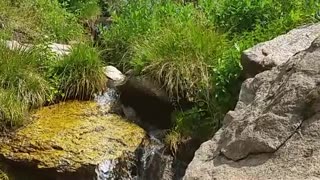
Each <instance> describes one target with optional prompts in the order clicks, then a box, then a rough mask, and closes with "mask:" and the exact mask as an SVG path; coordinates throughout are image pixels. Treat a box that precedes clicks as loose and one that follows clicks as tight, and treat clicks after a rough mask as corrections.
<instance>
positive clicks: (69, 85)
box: [50, 44, 106, 99]
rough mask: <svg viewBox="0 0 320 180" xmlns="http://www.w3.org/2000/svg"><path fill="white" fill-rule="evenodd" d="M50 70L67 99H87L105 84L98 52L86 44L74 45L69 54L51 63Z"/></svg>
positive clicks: (101, 89) (102, 88) (99, 90)
mask: <svg viewBox="0 0 320 180" xmlns="http://www.w3.org/2000/svg"><path fill="white" fill-rule="evenodd" d="M50 71H51V72H50V73H51V78H52V79H53V80H55V81H56V82H57V81H58V83H56V84H58V86H59V87H58V89H59V90H61V91H62V92H63V94H64V95H65V98H67V99H70V98H72V99H74V98H75V99H89V98H91V97H92V95H93V94H94V93H97V92H101V91H103V90H104V88H105V86H106V77H105V75H104V72H103V63H102V61H101V59H100V57H99V52H98V51H97V50H96V49H95V48H93V47H91V46H89V45H87V44H77V45H76V46H74V47H73V49H72V51H71V54H70V55H68V56H66V57H64V58H63V59H62V60H59V61H57V62H56V63H55V64H53V65H52V67H50Z"/></svg>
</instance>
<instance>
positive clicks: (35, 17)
mask: <svg viewBox="0 0 320 180" xmlns="http://www.w3.org/2000/svg"><path fill="white" fill-rule="evenodd" d="M1 21H2V23H3V24H4V25H5V28H1V29H0V34H4V33H5V34H6V36H7V37H6V39H9V38H10V39H11V38H13V39H15V40H18V41H20V42H21V41H26V42H31V41H38V40H43V39H45V40H46V41H48V40H50V41H58V42H67V41H69V40H75V39H81V38H82V33H83V28H82V27H81V25H80V24H78V22H77V19H76V18H75V16H74V15H73V14H71V13H68V12H67V11H66V10H65V9H63V8H61V7H60V5H59V3H58V2H57V0H35V1H31V0H19V1H14V2H13V1H11V0H2V1H1V2H0V22H1Z"/></svg>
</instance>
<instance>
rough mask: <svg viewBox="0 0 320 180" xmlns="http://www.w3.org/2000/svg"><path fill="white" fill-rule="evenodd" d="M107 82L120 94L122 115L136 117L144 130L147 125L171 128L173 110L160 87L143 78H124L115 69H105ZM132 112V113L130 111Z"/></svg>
mask: <svg viewBox="0 0 320 180" xmlns="http://www.w3.org/2000/svg"><path fill="white" fill-rule="evenodd" d="M105 74H106V76H107V77H108V78H109V79H111V80H112V81H109V83H111V84H112V85H114V86H115V87H116V89H117V90H118V91H119V93H120V102H121V104H122V105H123V110H124V114H129V116H133V114H134V116H137V118H130V117H129V116H127V117H128V118H129V119H140V120H141V124H140V125H142V126H143V127H144V128H146V129H148V127H149V125H151V126H155V127H157V128H160V129H167V128H170V126H171V113H172V112H173V110H174V108H173V106H172V104H171V102H170V100H169V98H168V97H167V95H166V93H165V91H164V90H163V88H161V86H159V85H157V84H156V83H154V82H153V81H151V80H149V79H147V78H145V77H125V78H124V75H123V74H122V73H121V72H120V71H119V70H117V69H116V68H115V67H112V66H108V67H106V68H105ZM132 110H134V112H133V111H132Z"/></svg>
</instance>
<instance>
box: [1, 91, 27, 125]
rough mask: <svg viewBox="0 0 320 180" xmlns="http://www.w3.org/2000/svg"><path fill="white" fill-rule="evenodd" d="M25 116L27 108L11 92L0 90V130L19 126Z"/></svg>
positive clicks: (13, 92)
mask: <svg viewBox="0 0 320 180" xmlns="http://www.w3.org/2000/svg"><path fill="white" fill-rule="evenodd" d="M26 115H27V106H26V104H25V103H23V102H22V101H21V100H20V99H19V98H18V97H17V96H16V95H15V91H13V90H5V89H2V88H0V125H1V126H0V128H1V129H4V128H5V127H8V126H9V127H14V126H18V125H21V124H22V123H23V120H24V119H25V118H26Z"/></svg>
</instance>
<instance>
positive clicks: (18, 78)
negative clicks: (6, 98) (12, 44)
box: [0, 46, 49, 107]
mask: <svg viewBox="0 0 320 180" xmlns="http://www.w3.org/2000/svg"><path fill="white" fill-rule="evenodd" d="M0 49H1V50H0V87H1V88H5V89H13V90H14V91H15V93H16V96H17V97H18V98H19V99H20V100H21V101H23V102H24V103H26V104H28V105H30V106H31V107H39V106H41V105H42V104H43V103H44V102H45V101H46V100H47V97H48V93H49V89H48V88H49V85H48V83H47V81H46V80H45V79H44V78H43V77H42V75H41V74H40V73H39V69H38V68H39V67H38V63H39V61H41V60H40V59H38V58H39V56H38V55H37V53H38V52H36V51H23V50H15V51H13V50H10V49H8V48H6V47H4V46H0Z"/></svg>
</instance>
